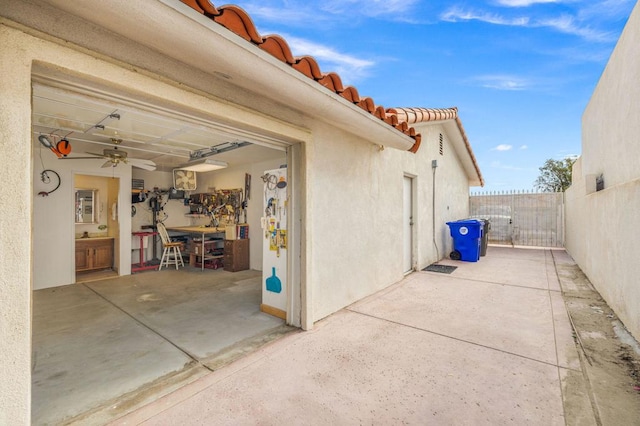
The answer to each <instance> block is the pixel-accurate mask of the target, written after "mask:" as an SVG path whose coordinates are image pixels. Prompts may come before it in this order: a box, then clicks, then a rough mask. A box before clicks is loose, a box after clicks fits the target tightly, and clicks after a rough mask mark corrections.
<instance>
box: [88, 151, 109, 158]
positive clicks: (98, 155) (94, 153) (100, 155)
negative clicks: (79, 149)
mask: <svg viewBox="0 0 640 426" xmlns="http://www.w3.org/2000/svg"><path fill="white" fill-rule="evenodd" d="M85 154H89V155H95V156H96V157H106V156H105V155H104V154H98V153H96V152H85Z"/></svg>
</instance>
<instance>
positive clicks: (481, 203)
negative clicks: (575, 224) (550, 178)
mask: <svg viewBox="0 0 640 426" xmlns="http://www.w3.org/2000/svg"><path fill="white" fill-rule="evenodd" d="M469 212H470V215H471V217H474V218H484V219H489V221H490V223H491V230H490V231H489V242H490V243H495V244H511V245H519V246H538V247H563V246H564V193H562V192H527V191H507V192H493V193H474V194H471V196H470V197H469Z"/></svg>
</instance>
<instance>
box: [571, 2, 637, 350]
mask: <svg viewBox="0 0 640 426" xmlns="http://www.w3.org/2000/svg"><path fill="white" fill-rule="evenodd" d="M638 81H640V7H639V6H637V5H636V7H635V8H634V10H633V12H632V14H631V16H630V18H629V21H628V22H627V25H626V27H625V29H624V31H623V33H622V36H621V37H620V40H619V41H618V44H617V46H616V48H615V50H614V52H613V54H612V55H611V58H610V59H609V63H608V64H607V67H606V69H605V71H604V73H603V74H602V77H601V79H600V81H599V83H598V85H597V87H596V89H595V91H594V93H593V96H592V98H591V101H590V102H589V104H588V106H587V108H586V110H585V112H584V115H583V119H582V157H581V158H580V159H579V160H578V161H577V163H576V164H575V165H574V168H573V184H572V186H571V188H569V190H568V191H567V193H566V238H567V241H566V247H567V250H568V251H569V253H570V254H571V256H572V257H573V258H574V259H575V260H576V262H577V263H578V264H579V265H580V268H581V269H582V270H583V271H584V272H585V274H586V275H587V276H588V277H589V279H590V280H591V282H592V283H593V284H594V286H595V287H596V288H597V290H598V291H599V292H600V294H601V295H602V296H603V297H604V298H605V300H606V301H607V303H608V304H609V305H610V306H611V307H612V308H613V309H614V310H615V312H616V314H617V315H618V316H619V317H620V319H621V320H622V322H623V323H624V324H625V325H626V327H627V328H628V329H629V331H630V332H631V333H632V334H633V335H634V336H635V338H636V339H640V285H638V276H637V267H636V265H637V263H638V259H637V258H638V229H640V215H638V211H640V169H639V168H638V158H640V144H638V135H639V134H640V102H639V101H640V86H639V85H638ZM600 175H601V176H602V177H603V178H604V185H605V186H604V190H602V191H596V177H597V176H600Z"/></svg>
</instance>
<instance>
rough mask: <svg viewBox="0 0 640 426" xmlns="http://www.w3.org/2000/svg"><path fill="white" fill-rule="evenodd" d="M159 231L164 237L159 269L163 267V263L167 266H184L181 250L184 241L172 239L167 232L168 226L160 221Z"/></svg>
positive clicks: (161, 236) (162, 237)
mask: <svg viewBox="0 0 640 426" xmlns="http://www.w3.org/2000/svg"><path fill="white" fill-rule="evenodd" d="M158 233H159V234H160V238H161V239H162V259H160V266H159V267H158V271H159V270H160V269H162V266H163V265H164V266H166V267H169V265H176V269H178V265H182V266H184V261H183V260H182V253H181V252H180V248H181V247H182V243H181V242H180V241H171V239H170V238H169V234H168V233H167V228H165V227H164V225H163V224H162V223H158Z"/></svg>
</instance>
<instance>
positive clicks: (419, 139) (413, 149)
mask: <svg viewBox="0 0 640 426" xmlns="http://www.w3.org/2000/svg"><path fill="white" fill-rule="evenodd" d="M414 139H415V140H416V143H414V144H413V146H412V147H411V148H410V149H409V152H413V153H414V154H415V153H416V152H418V149H420V144H421V143H422V135H420V134H417V135H416V137H415V138H414Z"/></svg>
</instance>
